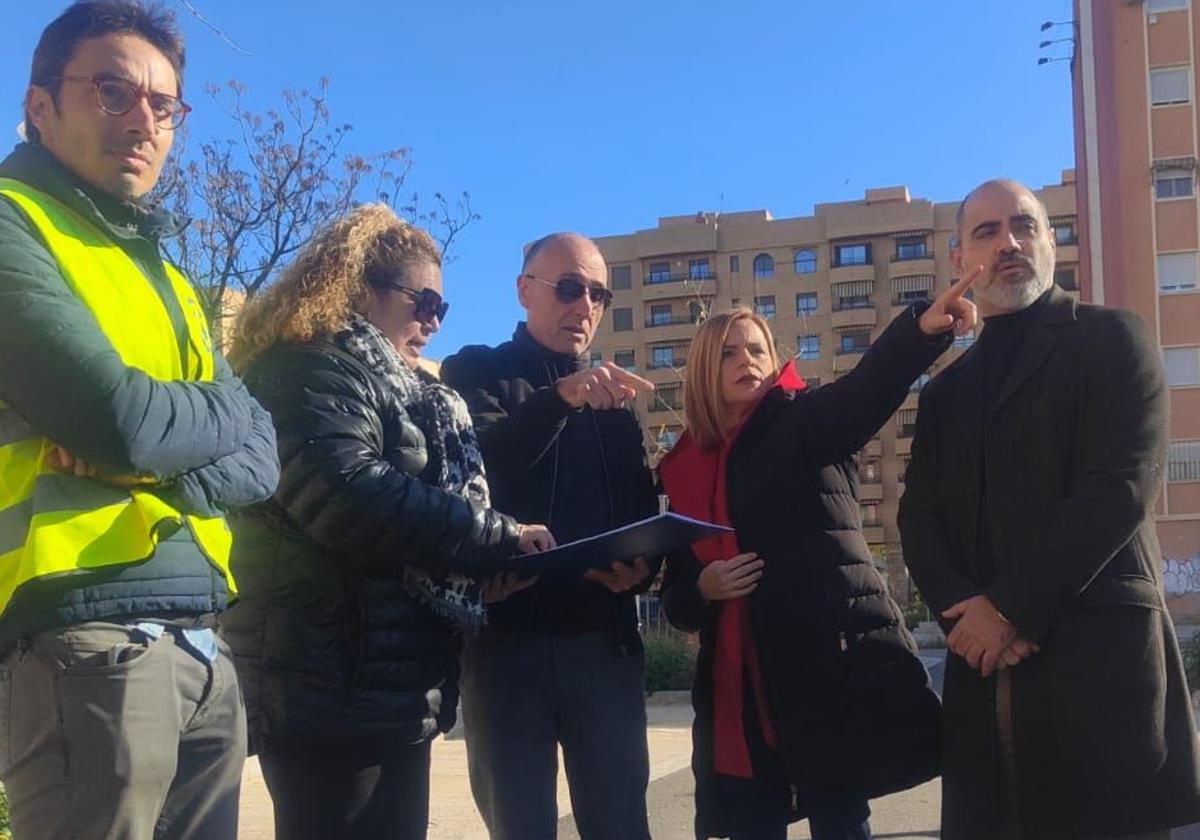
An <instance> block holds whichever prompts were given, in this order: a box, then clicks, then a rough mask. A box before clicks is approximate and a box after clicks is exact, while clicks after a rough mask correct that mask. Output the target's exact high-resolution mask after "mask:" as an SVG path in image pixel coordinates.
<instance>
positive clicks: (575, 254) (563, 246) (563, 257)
mask: <svg viewBox="0 0 1200 840" xmlns="http://www.w3.org/2000/svg"><path fill="white" fill-rule="evenodd" d="M560 281H568V282H567V283H565V284H563V285H562V288H563V289H565V290H567V291H569V290H570V289H572V288H574V289H575V290H580V286H582V287H584V288H587V287H600V288H604V289H607V286H608V268H607V266H606V265H605V264H604V257H603V256H602V255H601V253H600V249H599V248H597V247H596V243H595V242H592V240H590V239H588V238H587V237H586V236H580V235H579V234H577V233H551V234H549V235H547V236H543V237H542V238H541V239H538V240H537V241H535V242H534V243H533V244H532V245H530V246H529V247H528V248H527V249H526V250H525V259H524V261H523V262H522V264H521V273H520V275H519V276H518V277H517V297H518V299H519V300H520V302H521V306H523V307H525V314H526V326H527V327H528V329H529V334H530V335H531V336H532V337H533V338H534V340H535V341H537V342H538V343H539V344H541V345H542V346H543V347H546V348H547V349H549V350H553V351H554V352H556V353H565V354H573V355H574V354H579V353H582V352H584V351H585V350H587V348H588V346H589V345H590V344H591V343H592V337H593V336H594V335H595V332H596V327H597V326H598V325H599V323H600V319H601V318H602V317H603V316H604V305H603V303H599V304H597V303H594V302H593V301H592V300H591V297H592V295H591V294H590V293H587V292H584V293H581V294H579V296H578V297H575V298H573V299H564V297H563V295H562V294H561V293H560V289H559V287H560ZM571 281H573V282H571ZM568 296H569V295H568Z"/></svg>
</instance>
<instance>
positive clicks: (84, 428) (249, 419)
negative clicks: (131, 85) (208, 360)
mask: <svg viewBox="0 0 1200 840" xmlns="http://www.w3.org/2000/svg"><path fill="white" fill-rule="evenodd" d="M0 177H5V178H13V179H16V180H19V181H22V182H24V183H26V184H28V185H29V186H31V187H34V188H35V189H38V190H41V191H43V192H46V193H48V194H50V195H52V196H54V197H55V198H57V199H59V200H60V201H63V202H65V203H66V204H67V205H68V206H70V207H71V208H73V209H75V210H76V211H78V212H80V213H81V214H83V215H84V217H85V218H87V219H89V220H91V221H93V222H95V224H96V225H97V226H98V227H100V229H101V230H103V231H104V232H105V233H107V234H108V235H109V236H110V237H111V238H112V239H113V241H114V242H116V243H117V244H118V245H120V247H121V248H122V249H123V250H124V251H125V252H126V253H127V254H128V255H129V256H130V258H131V259H133V261H134V262H135V263H136V264H137V265H138V267H139V268H141V269H142V272H143V274H145V276H146V277H147V278H149V279H150V281H151V282H152V283H153V284H154V286H155V287H156V288H157V289H158V290H159V294H160V297H161V298H162V301H163V304H164V305H165V306H166V309H167V312H168V313H169V314H170V316H171V319H172V321H173V322H174V324H175V326H176V333H177V335H179V337H180V340H181V341H183V340H185V328H184V321H183V314H182V312H180V311H179V305H178V302H177V300H176V298H175V296H174V294H173V293H172V292H171V291H170V286H169V284H168V280H167V278H166V275H165V273H164V271H163V269H162V261H161V257H160V252H159V240H160V238H161V237H163V236H169V235H173V234H176V233H178V232H179V230H180V229H181V225H179V224H178V223H177V222H176V221H175V220H174V218H173V217H172V216H171V215H170V214H168V213H164V212H162V211H160V210H156V209H154V208H149V207H146V206H142V205H139V204H135V203H131V202H122V201H119V200H117V199H116V198H114V197H113V196H111V195H108V194H106V193H103V192H102V191H99V190H97V189H95V188H94V187H91V186H89V185H88V184H86V183H85V182H83V181H82V180H80V179H79V178H78V177H77V176H75V175H74V174H73V173H72V172H71V171H70V170H68V169H66V168H65V167H64V166H62V165H61V164H60V163H58V161H57V160H55V159H54V158H53V157H52V156H51V155H50V154H49V153H48V152H46V151H45V150H44V149H42V148H41V147H39V146H35V145H30V144H22V145H20V146H18V147H17V148H16V149H15V150H14V151H13V153H12V154H11V155H9V156H8V157H7V158H6V159H5V160H4V161H3V162H0ZM0 400H2V401H3V402H4V403H5V404H7V405H8V407H9V408H11V409H12V410H13V411H14V412H15V413H16V414H17V415H19V416H20V417H21V418H22V419H23V420H24V421H25V422H27V423H28V424H29V425H31V426H32V427H33V428H35V429H37V430H38V431H39V432H40V433H41V434H43V435H45V436H46V437H48V438H50V439H51V440H53V441H54V442H55V443H57V444H59V445H61V446H63V447H64V448H66V449H67V450H68V451H70V452H71V453H72V454H74V455H76V456H77V457H79V458H82V459H84V460H86V461H88V462H89V463H92V464H94V465H96V467H97V468H98V469H100V470H101V471H102V472H104V473H109V474H114V475H130V474H132V475H141V476H149V477H152V478H155V479H157V480H158V481H159V486H160V489H161V492H162V494H163V496H164V498H166V499H167V500H168V501H170V502H171V503H172V504H174V505H176V506H177V507H178V508H179V509H181V510H183V511H185V512H187V513H194V514H199V515H203V516H213V515H217V514H220V513H223V512H225V511H226V510H229V509H230V508H232V507H239V506H242V505H246V504H251V503H253V502H257V501H260V500H262V499H265V498H267V497H268V496H270V494H271V492H272V491H273V490H274V487H275V483H276V481H277V479H278V475H279V461H278V455H277V454H276V451H275V434H274V430H273V427H272V424H271V418H270V415H269V414H267V412H266V411H265V410H263V409H262V408H261V407H260V406H259V405H258V403H257V402H255V400H254V399H253V398H252V397H251V396H250V395H249V393H248V392H247V391H246V389H245V388H244V387H243V385H242V384H241V382H240V381H239V380H238V379H237V378H236V377H235V376H234V375H233V373H232V372H231V371H230V370H229V367H228V365H227V364H226V363H225V361H224V360H223V359H222V358H220V356H219V355H218V357H217V359H216V377H215V381H214V382H211V383H191V382H160V381H156V380H154V379H151V378H150V377H149V376H147V375H146V374H144V373H142V372H141V371H139V370H137V369H134V368H129V367H126V366H125V365H124V363H122V361H121V359H120V358H119V357H118V355H117V353H116V351H115V350H114V349H113V347H112V345H111V343H110V342H109V341H108V339H107V338H106V337H105V336H104V334H103V333H102V332H101V331H100V329H99V327H98V325H97V324H96V322H95V320H94V318H93V317H92V315H91V312H90V311H89V310H88V309H87V307H86V306H84V304H83V303H82V302H81V301H80V300H79V299H78V298H77V297H75V296H74V295H73V294H72V293H71V292H70V291H69V290H68V288H67V285H66V283H65V281H64V280H63V278H62V276H61V274H60V273H59V271H58V268H57V265H56V263H55V260H54V257H53V256H52V255H51V254H50V251H49V250H48V248H47V247H46V244H45V242H44V241H43V240H42V238H41V236H40V234H38V233H37V231H36V230H35V229H34V228H33V226H32V224H31V223H30V222H29V220H28V219H27V217H26V216H25V215H24V213H22V212H21V211H20V210H18V209H17V208H16V206H15V205H13V204H12V203H11V202H9V201H8V200H6V199H3V198H0ZM3 513H4V511H3V510H0V516H2V515H3ZM225 603H226V591H225V583H224V580H223V578H222V577H221V576H220V574H219V573H218V572H217V571H216V569H214V568H213V567H212V566H211V565H210V564H209V563H208V561H207V560H206V559H205V558H204V556H203V555H202V554H201V553H200V550H199V548H198V547H197V546H196V545H195V544H194V542H193V541H192V540H191V537H190V536H189V535H188V532H187V531H186V530H181V531H178V532H176V533H175V534H173V535H170V536H169V537H167V538H166V539H164V540H163V542H162V543H161V545H160V547H159V549H158V551H157V552H156V553H155V555H154V556H153V557H151V558H148V559H147V560H146V561H145V562H142V563H136V564H132V565H126V566H118V567H109V568H104V569H99V570H90V571H80V572H76V573H73V574H70V575H65V576H60V577H55V578H50V579H42V580H35V581H31V582H30V583H28V584H26V585H24V586H22V587H21V588H20V589H18V590H17V592H16V594H15V595H14V597H13V600H12V601H11V602H10V604H9V605H8V608H7V609H6V610H5V612H4V613H3V615H0V652H2V651H4V650H6V649H7V648H8V647H9V646H10V645H11V644H12V643H13V642H14V641H15V640H16V639H17V638H20V637H22V636H25V635H29V634H32V633H36V632H39V631H41V630H44V629H48V628H50V627H55V626H61V625H66V624H75V623H78V622H82V621H90V620H99V619H106V620H113V619H126V618H135V617H147V616H155V617H186V616H195V615H203V614H208V613H213V612H215V611H218V610H221V609H223V608H224V607H225Z"/></svg>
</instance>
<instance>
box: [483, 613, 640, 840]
mask: <svg viewBox="0 0 1200 840" xmlns="http://www.w3.org/2000/svg"><path fill="white" fill-rule="evenodd" d="M643 666H644V657H643V656H642V654H641V653H637V654H626V653H624V652H623V651H622V650H621V649H620V647H619V646H618V644H617V642H616V641H615V640H614V639H613V638H612V636H610V635H609V634H607V633H592V634H587V635H578V636H556V635H549V634H520V635H516V634H513V635H506V634H501V633H494V632H493V633H487V632H485V633H483V634H482V635H480V636H477V637H474V638H469V639H468V640H467V642H466V645H465V649H464V652H463V675H462V680H461V690H462V699H463V727H464V730H465V734H466V741H467V767H468V771H469V774H470V778H471V792H472V794H474V796H475V804H476V805H478V806H479V811H480V813H481V814H482V815H483V821H484V822H485V823H486V824H487V827H488V832H489V833H490V835H491V838H492V840H554V838H555V837H556V836H557V833H558V806H557V802H556V800H555V786H556V778H557V775H558V745H559V744H561V745H562V751H563V762H564V764H565V765H566V771H567V784H568V787H569V788H570V792H571V809H572V811H573V812H574V815H575V825H576V826H577V827H578V829H579V836H580V837H581V838H583V840H617V838H619V839H620V840H649V838H650V829H649V826H648V822H647V817H646V786H647V784H648V783H649V778H650V757H649V750H648V748H647V745H646V706H645V699H644V697H645V694H644V691H645V683H644V676H643Z"/></svg>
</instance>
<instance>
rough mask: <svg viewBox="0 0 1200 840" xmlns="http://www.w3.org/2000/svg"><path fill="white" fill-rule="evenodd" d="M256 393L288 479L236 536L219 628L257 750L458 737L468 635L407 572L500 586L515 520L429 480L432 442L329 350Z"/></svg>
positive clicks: (259, 366)
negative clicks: (231, 589)
mask: <svg viewBox="0 0 1200 840" xmlns="http://www.w3.org/2000/svg"><path fill="white" fill-rule="evenodd" d="M244 379H245V382H246V384H247V387H248V388H250V390H251V392H252V393H254V394H255V395H256V396H257V398H258V399H259V400H260V401H261V402H262V403H263V405H264V406H266V407H267V409H268V410H269V411H270V412H271V414H272V416H273V417H274V419H275V425H276V430H277V434H278V439H279V457H280V462H281V465H282V475H281V479H280V483H279V489H278V491H277V492H276V493H275V495H274V497H272V498H271V500H270V501H268V502H266V503H264V504H262V505H259V506H257V507H255V508H251V509H248V510H247V511H245V512H244V513H243V514H241V515H240V516H238V517H237V518H236V519H235V520H234V521H233V527H234V534H235V537H236V539H235V544H234V557H233V564H234V572H235V574H236V576H237V580H238V582H239V585H240V587H241V600H240V601H239V602H238V603H237V604H236V605H235V606H233V607H232V608H231V609H230V610H228V611H227V612H226V613H225V614H224V615H223V616H222V617H221V628H222V632H223V633H224V635H225V638H226V639H227V640H228V641H229V644H230V645H231V647H232V648H233V650H234V653H235V656H236V659H237V662H238V668H239V675H240V677H241V679H242V684H243V690H244V692H245V695H246V704H247V712H248V714H249V719H250V733H251V745H252V748H253V749H259V748H261V747H262V746H263V744H264V743H267V742H269V741H272V740H280V739H284V740H307V741H311V740H319V741H333V742H341V743H347V742H371V743H396V744H404V743H414V742H416V741H419V740H423V739H428V738H432V737H433V736H434V735H435V734H436V733H437V732H438V731H439V730H445V729H448V728H449V727H450V726H451V725H452V724H453V722H454V710H455V706H456V704H457V689H456V686H455V681H456V677H457V655H458V636H457V634H456V632H455V631H454V629H453V628H452V627H451V626H450V624H448V623H447V622H446V621H444V620H443V619H441V618H439V617H437V616H436V615H434V613H433V612H431V611H430V610H429V609H428V608H427V607H425V606H424V605H422V604H421V603H420V602H418V601H417V600H416V599H415V598H414V597H412V596H411V595H409V594H408V593H407V592H406V591H405V590H404V588H403V586H402V584H401V579H402V574H401V573H402V569H403V567H404V565H405V564H412V565H415V566H421V567H424V568H427V569H448V570H454V571H459V572H465V573H475V574H480V575H483V574H488V573H490V572H493V571H496V570H498V569H500V568H502V567H503V566H504V562H505V560H506V559H507V558H508V557H510V556H511V555H512V554H513V553H514V551H515V550H516V544H517V529H516V523H515V521H514V520H513V519H511V518H510V517H507V516H504V515H502V514H500V513H497V512H496V511H494V510H485V509H482V508H480V507H478V506H474V505H472V504H470V503H468V502H467V501H465V500H464V499H462V498H461V497H459V496H456V495H453V494H450V493H447V492H445V491H443V490H441V489H439V488H438V487H436V486H435V485H433V484H430V483H427V482H426V481H424V480H423V479H422V476H424V475H426V474H427V471H429V472H431V471H432V468H433V467H435V466H436V465H433V464H430V462H429V454H428V451H427V449H426V445H425V437H424V435H423V434H422V432H421V430H420V429H419V428H418V427H417V426H416V424H415V423H414V422H413V421H412V419H411V418H410V417H409V415H408V413H407V412H406V411H405V409H404V407H403V405H402V404H401V403H400V402H399V400H398V399H397V397H396V395H395V394H394V392H392V391H391V390H390V389H389V388H388V387H387V385H386V383H385V382H384V381H383V380H382V379H381V378H380V377H378V376H377V375H376V374H375V373H373V372H372V371H371V370H370V369H368V368H367V367H366V366H365V365H363V364H362V363H361V362H360V361H358V360H357V359H355V358H353V357H352V356H350V355H348V354H347V353H345V352H344V351H342V350H340V349H339V348H337V347H336V346H334V344H332V343H331V342H330V341H328V340H326V339H318V340H314V341H312V342H309V343H306V344H284V345H277V346H275V347H273V348H271V349H269V350H267V351H266V352H264V353H263V354H262V355H261V356H260V357H259V358H257V359H256V360H255V361H254V362H253V363H252V364H251V366H250V368H249V369H248V370H247V371H246V374H245V377H244Z"/></svg>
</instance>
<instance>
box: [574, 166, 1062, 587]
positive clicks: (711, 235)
mask: <svg viewBox="0 0 1200 840" xmlns="http://www.w3.org/2000/svg"><path fill="white" fill-rule="evenodd" d="M1038 194H1039V196H1040V197H1041V199H1042V200H1043V201H1044V202H1045V204H1046V206H1047V209H1048V211H1049V213H1050V217H1051V222H1052V224H1054V225H1055V229H1056V231H1057V237H1058V242H1059V248H1058V269H1057V274H1056V278H1055V279H1056V280H1057V281H1058V282H1059V284H1060V285H1061V286H1062V287H1063V288H1066V289H1069V290H1071V291H1075V290H1077V289H1078V288H1079V285H1080V282H1081V280H1080V277H1079V267H1078V255H1077V253H1076V243H1075V231H1076V228H1077V224H1076V219H1075V185H1074V173H1073V171H1071V170H1068V171H1066V172H1064V173H1063V178H1062V183H1060V184H1057V185H1054V186H1049V187H1045V188H1043V189H1042V190H1040V191H1039V193H1038ZM957 206H958V205H957V202H947V203H937V204H935V203H933V202H930V201H928V200H925V199H913V198H911V197H910V196H909V192H908V189H907V188H905V187H888V188H883V189H870V190H867V191H866V195H865V196H864V198H863V199H862V200H860V201H845V202H837V203H830V204H818V205H817V206H816V208H815V209H814V213H813V215H812V216H805V217H800V218H791V219H773V218H772V217H771V214H770V213H769V212H767V211H765V210H754V211H747V212H738V213H721V214H716V213H703V212H701V213H697V214H695V215H691V216H671V217H666V218H661V219H659V220H658V225H657V226H656V227H654V228H650V229H648V230H640V231H637V232H636V233H631V234H626V235H621V236H605V237H599V238H597V239H596V240H595V241H596V244H597V245H598V246H599V248H600V250H601V252H602V253H603V254H604V257H605V260H606V261H607V263H608V266H609V285H610V287H611V288H612V289H613V292H614V300H613V306H612V310H611V312H610V313H609V315H608V316H607V317H606V318H605V319H604V322H603V324H602V326H601V327H600V329H599V330H598V331H597V336H596V340H595V342H594V343H593V345H592V350H591V352H592V361H593V363H594V364H598V363H599V362H601V361H613V362H616V363H617V364H619V365H621V366H623V367H626V368H628V369H631V370H633V371H636V372H637V373H638V374H640V375H643V376H645V377H647V378H648V379H650V380H651V381H653V382H654V383H655V385H656V388H657V390H656V391H655V393H654V394H651V395H647V396H642V397H639V402H638V406H637V409H638V414H639V416H640V418H641V421H642V426H643V429H644V431H645V436H646V439H645V443H646V449H647V452H648V453H649V454H650V457H651V460H652V462H653V461H657V459H658V458H661V456H662V454H663V453H665V452H666V451H667V450H669V449H670V447H671V446H672V445H673V444H674V442H675V440H676V439H677V437H678V435H679V433H680V431H681V429H682V426H683V374H684V368H685V365H686V357H687V350H688V346H689V345H690V342H691V337H692V335H693V334H694V333H695V330H696V325H697V323H698V322H699V321H700V320H701V319H702V318H703V317H704V316H705V315H706V313H708V312H711V311H717V310H720V309H724V308H728V307H730V306H737V305H742V306H747V307H752V308H753V309H755V310H756V311H757V312H758V313H759V314H760V315H762V316H763V317H765V318H766V319H768V320H769V321H770V323H771V329H772V331H773V332H774V334H775V340H776V347H777V350H778V352H779V355H780V357H781V358H782V359H785V360H787V359H790V360H794V361H795V363H796V369H797V370H798V372H799V373H800V375H801V376H802V377H803V378H804V379H805V380H806V381H808V382H809V383H810V384H812V385H821V384H826V383H829V382H832V381H833V380H835V379H836V378H837V377H838V376H840V375H842V374H844V373H846V372H847V371H849V370H851V369H852V368H853V367H854V365H855V364H857V362H858V360H859V359H860V358H861V357H862V353H863V351H864V350H865V349H866V348H867V347H868V346H869V345H870V343H871V342H872V341H874V339H875V338H876V337H877V336H878V335H879V333H880V332H882V330H883V329H884V328H885V327H886V326H887V324H888V323H889V322H890V321H891V319H892V318H894V317H895V316H896V315H897V314H898V313H900V312H901V311H902V310H903V309H904V308H905V307H906V306H908V305H909V304H910V303H911V302H913V301H915V300H920V299H922V298H926V297H932V296H934V295H936V294H937V293H939V292H940V291H942V290H944V289H945V288H946V287H947V286H948V285H949V283H950V282H951V280H952V276H953V271H952V269H951V266H950V253H949V249H950V240H951V238H952V237H953V235H954V233H955V230H954V214H955V211H956V209H957ZM972 341H973V337H970V336H969V337H967V338H965V339H961V340H959V341H956V342H955V344H956V347H955V348H954V349H952V350H951V351H950V352H948V353H947V354H946V355H944V356H943V357H942V358H941V359H940V360H939V361H938V363H937V365H935V367H934V368H933V369H931V370H930V371H929V372H928V373H927V374H926V375H925V376H922V377H921V378H920V379H919V380H918V381H917V382H915V383H914V384H913V387H912V389H911V391H910V393H909V395H908V397H907V398H906V399H905V401H904V404H903V406H902V407H901V408H900V410H899V411H898V412H897V413H896V415H895V416H894V417H893V418H892V420H891V421H890V422H888V423H887V424H885V425H884V427H883V429H881V430H880V432H879V434H878V435H877V436H876V437H875V438H874V439H873V440H871V441H870V442H869V443H868V445H867V446H866V448H865V449H864V450H863V451H862V453H861V466H860V470H859V478H860V482H861V484H860V496H861V504H862V516H863V530H864V533H865V535H866V538H867V541H868V542H869V543H870V544H871V546H872V548H873V550H874V551H875V554H876V556H877V558H878V559H879V563H880V565H881V567H882V566H884V565H885V564H886V567H887V572H888V578H889V582H890V584H891V586H892V589H893V592H894V593H895V594H896V595H897V596H899V597H900V598H901V599H903V598H904V597H905V596H906V595H907V594H908V591H909V590H908V586H909V584H908V577H907V572H906V571H905V568H904V564H903V558H902V555H901V550H900V536H899V532H898V530H897V528H896V512H897V507H898V504H899V498H900V494H901V493H902V492H903V489H904V470H905V466H906V464H907V461H908V456H909V451H910V449H911V446H912V433H913V429H914V427H915V424H916V415H917V398H918V394H919V392H920V389H921V387H922V386H923V385H924V384H925V382H927V381H928V377H930V376H933V375H936V373H937V370H938V369H940V368H941V367H944V366H945V365H946V364H948V363H949V362H950V361H952V360H953V359H954V358H956V357H957V355H958V354H959V353H961V352H962V350H963V349H964V348H965V347H968V346H970V343H971V342H972Z"/></svg>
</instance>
